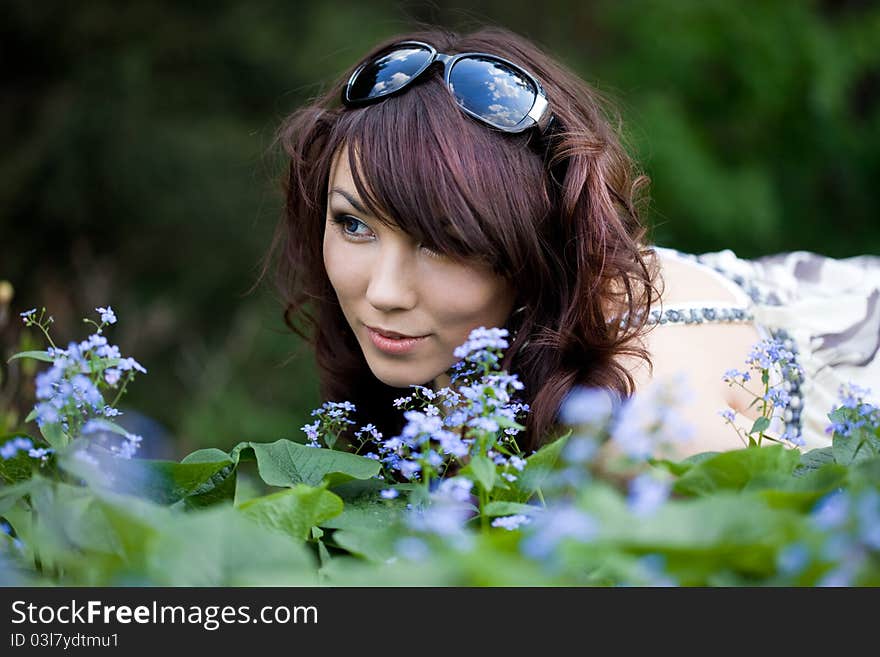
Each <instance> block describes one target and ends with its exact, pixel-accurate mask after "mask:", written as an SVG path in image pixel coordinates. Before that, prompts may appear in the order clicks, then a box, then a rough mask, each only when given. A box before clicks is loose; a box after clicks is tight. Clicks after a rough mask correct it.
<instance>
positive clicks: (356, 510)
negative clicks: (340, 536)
mask: <svg viewBox="0 0 880 657" xmlns="http://www.w3.org/2000/svg"><path fill="white" fill-rule="evenodd" d="M406 504H407V503H406V502H405V501H404V500H402V499H400V498H398V499H395V500H382V501H381V502H378V501H374V500H368V499H364V500H359V501H356V502H351V503H346V504H345V507H344V508H343V509H342V513H340V514H339V515H338V516H334V517H332V518H329V519H327V520H325V521H323V522H322V523H321V527H324V528H325V529H353V530H358V529H368V530H369V529H378V528H382V527H390V526H392V525H394V524H396V523H397V522H398V521H399V520H400V518H401V515H402V514H403V513H405V512H406Z"/></svg>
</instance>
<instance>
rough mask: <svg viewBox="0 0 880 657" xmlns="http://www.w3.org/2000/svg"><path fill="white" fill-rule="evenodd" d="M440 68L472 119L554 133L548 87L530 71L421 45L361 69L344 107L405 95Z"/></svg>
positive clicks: (397, 49)
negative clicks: (435, 65) (413, 84)
mask: <svg viewBox="0 0 880 657" xmlns="http://www.w3.org/2000/svg"><path fill="white" fill-rule="evenodd" d="M434 62H440V63H441V64H443V79H444V81H445V83H446V86H447V87H449V90H450V91H451V92H452V95H453V97H454V98H455V101H456V103H457V104H458V106H459V107H460V108H461V109H462V110H463V111H464V112H465V113H466V114H468V115H470V116H472V117H473V118H475V119H477V120H478V121H482V122H483V123H486V124H488V125H490V126H492V127H493V128H495V129H497V130H502V131H504V132H511V133H517V132H524V131H526V130H528V129H529V128H533V127H537V128H538V130H539V131H540V133H541V134H542V135H543V134H547V133H549V129H550V126H551V125H552V124H553V123H554V120H555V117H554V116H553V115H552V114H551V113H550V112H549V105H548V103H547V96H546V94H545V93H544V89H543V87H541V84H540V83H539V82H538V81H537V80H536V79H535V77H534V76H533V75H531V74H530V73H529V72H528V71H526V70H524V69H522V68H520V67H519V66H517V65H516V64H514V63H513V62H511V61H508V60H506V59H504V58H502V57H498V56H497V55H491V54H489V53H484V52H463V53H458V54H456V55H447V54H445V53H440V52H437V49H436V48H434V47H433V46H431V45H429V44H427V43H423V42H421V41H401V42H398V43H396V44H394V45H392V46H390V47H389V48H387V49H385V50H383V51H382V52H380V53H378V54H377V55H376V56H375V57H373V58H371V59H369V60H367V61H365V62H363V63H362V64H360V65H359V66H358V67H357V69H355V71H354V73H352V74H351V77H350V78H349V79H348V84H346V85H345V89H343V92H342V102H343V103H344V104H345V105H347V106H349V107H358V106H361V105H367V104H369V103H372V102H375V101H378V100H381V99H383V98H386V97H388V96H391V95H393V94H396V93H399V92H401V91H403V90H404V89H405V88H406V87H407V86H408V85H409V84H410V83H411V82H413V81H414V80H416V79H417V78H418V77H419V76H420V75H422V74H423V73H424V72H425V71H427V70H428V68H429V67H430V66H431V64H433V63H434Z"/></svg>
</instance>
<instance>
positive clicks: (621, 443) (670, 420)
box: [611, 373, 694, 460]
mask: <svg viewBox="0 0 880 657" xmlns="http://www.w3.org/2000/svg"><path fill="white" fill-rule="evenodd" d="M692 397H693V393H692V391H691V390H690V388H689V386H688V385H687V384H686V375H684V374H683V373H681V374H678V375H676V376H674V377H671V378H668V379H665V380H663V379H661V380H655V381H653V382H652V383H651V385H649V386H647V387H646V388H645V389H643V390H642V391H641V392H638V393H636V394H634V395H632V396H631V397H630V398H629V399H627V400H626V402H625V403H624V404H623V406H622V407H621V410H620V412H619V413H618V414H617V416H616V418H615V421H614V423H613V426H612V428H611V440H612V441H613V442H614V443H615V444H616V445H617V447H618V448H620V450H621V451H622V452H623V453H624V454H625V455H627V456H628V457H630V458H631V459H635V460H644V459H647V458H649V457H651V456H652V455H654V453H655V452H657V451H660V450H662V449H665V448H666V447H668V446H670V445H673V444H675V443H677V442H682V441H686V440H689V439H690V438H691V437H692V436H693V434H694V429H693V427H692V426H691V425H690V424H688V423H687V422H685V421H684V419H683V417H682V415H681V413H680V412H679V410H680V408H681V407H683V406H684V405H685V404H686V403H687V402H689V401H690V400H691V398H692Z"/></svg>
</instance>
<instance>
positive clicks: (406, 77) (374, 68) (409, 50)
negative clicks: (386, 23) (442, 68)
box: [348, 45, 431, 100]
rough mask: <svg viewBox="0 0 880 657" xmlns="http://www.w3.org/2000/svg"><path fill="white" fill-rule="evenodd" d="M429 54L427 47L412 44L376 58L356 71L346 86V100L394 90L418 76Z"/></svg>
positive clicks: (381, 94)
mask: <svg viewBox="0 0 880 657" xmlns="http://www.w3.org/2000/svg"><path fill="white" fill-rule="evenodd" d="M430 57H431V51H430V50H428V49H427V48H423V47H420V46H415V45H413V46H405V47H401V48H395V49H394V50H393V51H391V52H389V53H387V54H385V55H381V56H380V57H377V58H376V59H374V60H373V61H371V62H369V63H368V64H367V65H366V66H364V67H363V68H362V69H361V70H360V72H359V73H358V75H357V77H356V78H355V79H354V81H353V82H352V84H351V87H349V90H348V97H349V99H351V100H367V99H369V98H377V97H379V96H386V95H388V94H390V93H394V92H395V91H397V90H398V89H400V88H401V87H403V86H404V85H406V84H407V83H408V82H409V81H410V80H412V79H413V78H414V77H415V76H416V75H418V74H419V73H420V72H421V71H422V69H423V68H424V67H425V64H426V63H427V61H428V59H429V58H430Z"/></svg>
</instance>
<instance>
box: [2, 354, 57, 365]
mask: <svg viewBox="0 0 880 657" xmlns="http://www.w3.org/2000/svg"><path fill="white" fill-rule="evenodd" d="M16 358H33V359H34V360H41V361H43V362H44V363H54V362H55V358H54V357H52V356H50V355H49V352H48V351H22V352H19V353H17V354H15V355H14V356H12V358H10V359H9V360H7V361H6V362H7V363H11V362H12V361H14V360H15V359H16Z"/></svg>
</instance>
